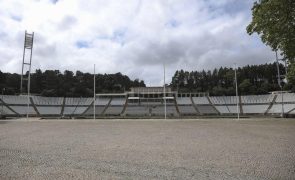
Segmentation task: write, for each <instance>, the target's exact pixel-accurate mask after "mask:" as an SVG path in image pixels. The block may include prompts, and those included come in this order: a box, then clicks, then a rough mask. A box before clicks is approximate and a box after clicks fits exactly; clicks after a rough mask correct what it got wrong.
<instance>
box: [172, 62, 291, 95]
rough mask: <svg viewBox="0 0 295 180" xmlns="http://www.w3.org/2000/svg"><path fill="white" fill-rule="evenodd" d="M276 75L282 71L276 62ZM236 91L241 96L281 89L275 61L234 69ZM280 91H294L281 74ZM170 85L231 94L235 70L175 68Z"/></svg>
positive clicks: (193, 90) (179, 89) (174, 87)
mask: <svg viewBox="0 0 295 180" xmlns="http://www.w3.org/2000/svg"><path fill="white" fill-rule="evenodd" d="M279 69H280V74H283V75H284V74H286V70H285V67H284V66H283V65H282V64H280V65H279ZM237 80H238V81H237V82H238V90H239V93H240V94H242V95H246V94H249V95H250V94H267V93H269V92H271V91H279V90H281V88H280V86H279V85H278V76H277V64H276V63H273V64H263V65H251V66H250V65H248V66H245V67H239V68H237ZM281 80H282V86H283V89H284V90H290V91H294V90H295V86H294V84H291V83H286V79H285V78H283V77H281ZM171 87H172V88H173V89H175V90H177V89H178V91H179V92H208V93H209V94H210V95H216V96H222V95H235V71H234V69H233V68H227V67H220V68H219V69H214V70H213V71H211V70H208V71H205V70H203V71H191V72H188V71H184V70H178V71H176V72H175V74H174V76H173V77H172V82H171Z"/></svg>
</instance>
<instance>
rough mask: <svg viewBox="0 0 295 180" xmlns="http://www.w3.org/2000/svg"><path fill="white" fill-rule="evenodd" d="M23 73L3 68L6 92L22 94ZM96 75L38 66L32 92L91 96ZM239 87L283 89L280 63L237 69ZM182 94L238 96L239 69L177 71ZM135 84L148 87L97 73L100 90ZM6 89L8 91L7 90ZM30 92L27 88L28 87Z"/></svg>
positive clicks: (243, 90) (246, 90)
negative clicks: (280, 82)
mask: <svg viewBox="0 0 295 180" xmlns="http://www.w3.org/2000/svg"><path fill="white" fill-rule="evenodd" d="M279 69H280V74H286V69H285V67H284V66H283V65H282V64H280V65H279ZM20 80H21V76H20V75H19V74H15V73H14V74H11V73H3V72H1V71H0V89H1V90H2V92H3V94H9V95H17V94H19V93H20ZM93 80H94V77H93V74H90V73H83V72H81V71H77V72H76V73H75V74H74V73H73V72H72V71H68V70H66V71H64V72H63V73H61V72H60V71H58V70H46V71H44V72H42V71H41V70H40V69H37V70H36V71H35V72H34V73H32V74H31V93H32V94H36V95H42V96H53V97H55V96H60V97H91V96H93ZM237 80H238V81H237V82H238V90H239V93H240V94H242V95H246V94H267V93H269V92H271V91H279V90H281V88H280V86H279V85H278V76H277V64H276V63H273V64H263V65H248V66H245V67H239V68H237ZM281 80H282V85H283V89H284V90H289V91H293V92H294V91H295V85H294V84H292V83H291V82H289V83H286V81H285V79H284V78H281ZM168 86H170V87H172V89H173V90H177V91H179V92H181V93H187V92H208V93H209V94H210V95H216V96H223V95H235V72H234V69H233V68H227V67H220V68H219V69H217V68H216V69H214V70H207V71H205V70H202V71H191V72H188V71H184V70H177V71H176V72H175V74H174V76H173V77H172V81H171V83H170V84H169V85H168ZM131 87H145V83H144V81H143V80H139V79H135V80H131V79H130V78H129V77H128V76H126V75H123V74H121V73H116V74H97V75H96V93H122V92H125V91H128V90H130V88H131ZM4 88H5V90H4ZM25 91H26V89H25Z"/></svg>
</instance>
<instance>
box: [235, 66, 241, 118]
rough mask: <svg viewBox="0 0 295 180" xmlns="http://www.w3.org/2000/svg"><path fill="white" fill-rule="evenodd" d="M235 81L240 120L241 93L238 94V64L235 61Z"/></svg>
mask: <svg viewBox="0 0 295 180" xmlns="http://www.w3.org/2000/svg"><path fill="white" fill-rule="evenodd" d="M235 81H236V100H237V114H238V120H239V119H240V111H239V94H238V79H237V64H236V63H235Z"/></svg>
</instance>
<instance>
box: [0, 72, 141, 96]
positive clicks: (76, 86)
mask: <svg viewBox="0 0 295 180" xmlns="http://www.w3.org/2000/svg"><path fill="white" fill-rule="evenodd" d="M95 79H96V93H121V92H124V91H125V90H129V89H130V87H145V83H144V81H142V80H139V79H135V80H131V79H130V78H129V77H128V76H126V75H123V74H121V73H116V74H97V75H96V76H95ZM20 81H21V75H19V74H15V73H14V74H11V73H3V72H1V71H0V89H1V91H2V93H3V94H8V95H17V94H19V93H20ZM93 82H94V76H93V74H90V73H83V72H81V71H77V72H76V73H75V74H74V73H73V72H72V71H68V70H66V71H64V73H61V72H60V71H59V70H46V71H44V72H42V71H41V70H40V69H37V70H36V71H35V72H34V73H31V90H30V92H31V93H32V94H36V95H42V96H52V97H57V96H59V97H90V96H93ZM25 83H26V82H25ZM24 90H25V92H26V89H24Z"/></svg>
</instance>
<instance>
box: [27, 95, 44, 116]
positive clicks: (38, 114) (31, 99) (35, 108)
mask: <svg viewBox="0 0 295 180" xmlns="http://www.w3.org/2000/svg"><path fill="white" fill-rule="evenodd" d="M30 102H31V104H32V107H33V108H34V110H35V111H36V113H37V116H39V117H40V116H41V114H40V112H39V111H38V108H37V107H36V105H35V103H34V100H33V98H32V97H30Z"/></svg>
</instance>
